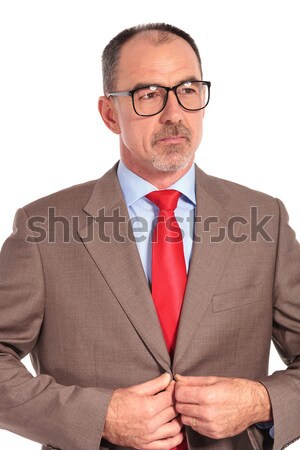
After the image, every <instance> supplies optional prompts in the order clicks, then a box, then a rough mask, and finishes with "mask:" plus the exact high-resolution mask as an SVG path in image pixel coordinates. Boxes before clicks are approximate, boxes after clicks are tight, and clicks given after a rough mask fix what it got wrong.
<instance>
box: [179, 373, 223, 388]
mask: <svg viewBox="0 0 300 450" xmlns="http://www.w3.org/2000/svg"><path fill="white" fill-rule="evenodd" d="M174 378H175V380H176V381H180V382H181V383H184V384H187V385H189V386H209V385H211V384H215V383H216V382H217V381H218V377H184V376H182V375H179V374H176V375H175V377H174ZM219 379H220V378H219Z"/></svg>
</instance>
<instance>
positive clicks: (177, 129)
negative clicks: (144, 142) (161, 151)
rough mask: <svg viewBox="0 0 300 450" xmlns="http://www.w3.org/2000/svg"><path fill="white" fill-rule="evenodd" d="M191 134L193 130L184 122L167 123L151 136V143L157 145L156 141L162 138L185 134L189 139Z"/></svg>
mask: <svg viewBox="0 0 300 450" xmlns="http://www.w3.org/2000/svg"><path fill="white" fill-rule="evenodd" d="M191 135H192V132H191V130H190V129H189V128H187V127H185V126H184V125H182V124H174V125H165V126H164V127H163V128H162V129H161V130H160V131H159V132H158V133H155V134H153V136H152V138H151V145H155V144H156V142H157V141H160V140H161V139H166V138H172V137H177V136H183V137H185V138H186V139H187V140H188V141H189V140H190V138H191Z"/></svg>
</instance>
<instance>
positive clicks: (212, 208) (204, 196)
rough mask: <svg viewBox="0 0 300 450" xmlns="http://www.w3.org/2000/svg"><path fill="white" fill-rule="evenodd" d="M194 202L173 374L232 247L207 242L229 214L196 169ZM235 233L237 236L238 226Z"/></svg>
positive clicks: (209, 180)
mask: <svg viewBox="0 0 300 450" xmlns="http://www.w3.org/2000/svg"><path fill="white" fill-rule="evenodd" d="M196 201H197V207H196V212H195V217H196V222H195V228H194V242H193V248H192V259H191V263H190V270H189V275H188V283H187V288H186V294H185V298H184V303H183V307H182V312H181V317H180V323H179V329H178V335H177V343H176V349H175V354H174V370H175V372H176V365H177V364H178V362H179V360H180V359H181V358H182V356H183V355H184V354H185V352H186V349H187V347H188V344H189V342H190V340H191V338H192V336H193V334H194V333H195V332H196V329H197V328H198V327H201V320H202V319H203V316H204V315H205V312H206V310H207V308H208V307H209V306H210V302H211V298H212V295H213V293H214V290H215V287H216V286H217V284H218V281H219V279H220V277H221V274H222V271H223V268H224V266H225V263H226V260H227V258H228V257H229V254H230V252H231V251H232V249H233V247H234V244H233V243H232V242H231V241H230V240H229V239H228V238H227V237H225V238H224V239H220V242H211V240H213V239H214V238H215V237H216V236H218V235H219V234H220V235H221V233H222V230H226V232H227V225H228V220H229V219H230V217H232V216H233V214H232V213H230V211H229V210H227V209H226V208H225V207H224V205H226V203H227V202H228V198H227V195H226V194H225V192H224V191H223V189H221V188H220V187H219V185H218V183H217V182H216V180H214V178H212V177H210V176H208V175H206V174H205V173H204V172H203V171H202V170H200V169H199V168H198V167H197V166H196ZM200 218H201V221H200ZM207 218H210V219H207ZM211 218H213V219H211ZM214 221H215V222H214ZM209 224H210V225H209ZM208 229H209V231H208ZM205 230H206V231H205ZM235 231H236V232H238V225H236V229H235ZM199 240H201V241H200V242H199Z"/></svg>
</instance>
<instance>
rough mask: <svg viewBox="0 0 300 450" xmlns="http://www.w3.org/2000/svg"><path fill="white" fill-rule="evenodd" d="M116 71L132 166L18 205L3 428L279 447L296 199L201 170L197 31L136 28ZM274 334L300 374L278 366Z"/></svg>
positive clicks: (111, 108) (5, 281) (66, 444)
mask: <svg viewBox="0 0 300 450" xmlns="http://www.w3.org/2000/svg"><path fill="white" fill-rule="evenodd" d="M103 79H104V93H105V95H104V96H103V97H101V98H100V99H99V111H100V114H101V116H102V118H103V120H104V122H105V124H106V125H107V126H108V127H109V129H110V130H111V131H113V132H114V133H116V134H118V135H119V138H120V156H121V162H120V163H119V164H117V165H116V166H115V167H113V168H112V169H111V170H110V171H109V172H108V173H107V174H105V175H104V176H103V177H102V178H101V179H99V180H97V181H96V182H94V181H92V182H89V183H86V184H83V185H80V186H75V187H72V188H69V189H66V190H64V191H61V192H58V193H55V194H53V195H51V196H49V197H46V198H44V199H40V200H38V201H36V202H34V203H32V204H30V205H27V206H26V207H24V208H22V209H20V210H19V211H18V213H17V215H16V219H15V227H14V233H13V235H12V236H11V237H10V238H9V239H8V240H7V241H6V243H5V244H4V246H3V249H2V254H1V260H0V268H1V272H0V273H1V285H0V294H1V297H0V307H1V317H0V344H1V360H0V368H1V370H0V395H1V408H0V425H1V427H3V428H5V429H7V430H10V431H12V432H15V433H18V434H20V435H22V436H25V437H27V438H29V439H32V440H35V441H37V442H41V443H42V444H43V445H44V448H46V446H47V447H50V448H60V449H64V450H74V449H77V450H96V449H98V448H99V446H100V448H114V449H117V448H120V447H125V448H140V449H146V450H155V449H171V448H178V449H182V450H184V449H186V448H191V449H197V448H199V449H200V448H201V449H210V450H212V449H214V450H217V449H218V450H230V449H239V450H248V449H249V450H250V449H270V448H272V447H273V448H274V449H276V450H277V449H281V448H283V447H284V446H285V445H287V444H288V443H291V442H292V441H294V440H296V439H297V438H298V437H299V436H300V429H299V421H298V417H299V413H300V401H299V381H300V367H299V349H300V345H299V344H300V322H299V316H300V313H299V294H300V287H299V267H300V265H299V263H300V249H299V244H298V243H297V242H296V240H295V236H294V233H293V232H292V230H291V229H290V228H289V226H288V223H287V221H288V219H287V213H286V211H285V209H284V206H283V205H282V203H281V202H280V201H278V200H276V199H274V198H272V197H270V196H267V195H265V194H262V193H258V192H256V191H252V190H250V189H247V188H245V187H243V186H240V185H236V184H234V183H230V182H228V181H225V180H221V179H217V178H214V177H210V176H208V175H206V174H205V173H204V172H203V171H201V170H200V169H199V168H198V167H196V166H195V165H194V156H195V152H196V149H197V148H198V146H199V144H200V141H201V136H202V124H203V117H204V111H205V109H204V108H205V107H206V105H207V103H208V100H209V88H210V83H209V82H206V81H203V79H202V69H201V61H200V56H199V53H198V49H197V47H196V46H195V43H194V41H193V40H192V39H191V37H190V36H189V35H187V34H186V33H184V32H183V31H181V30H179V29H177V28H175V27H171V26H169V25H164V24H151V25H148V26H143V27H136V28H133V29H129V30H125V31H123V32H122V33H120V34H119V35H118V36H116V37H115V38H114V39H113V40H112V41H111V42H110V43H109V45H108V46H107V47H106V49H105V50H104V54H103ZM155 216H158V222H157V224H156V223H154V227H153V230H151V229H149V226H148V225H149V223H151V222H152V220H153V219H154V217H155ZM175 217H176V218H175ZM129 219H131V221H130V220H129ZM178 224H180V225H181V228H182V231H180V230H179V229H178ZM146 225H147V226H146ZM159 230H160V231H159ZM162 236H163V237H164V239H161V237H162ZM181 237H182V238H181ZM166 255H167V256H168V257H167V258H165V256H166ZM174 274H175V275H174ZM170 318H171V320H170ZM272 335H273V339H274V343H275V345H276V347H277V349H278V351H279V352H280V354H281V356H282V358H283V359H284V361H285V362H286V363H287V365H288V368H287V370H286V371H282V372H276V373H275V374H273V375H271V376H268V372H267V371H268V357H269V348H270V341H271V337H272ZM28 353H30V354H31V357H32V362H33V366H34V368H35V370H36V372H37V377H35V378H34V377H32V376H31V375H30V374H29V373H28V372H27V370H26V369H25V368H24V366H23V365H22V364H21V362H20V359H21V358H22V357H24V356H25V355H26V354H28ZM274 432H275V434H274ZM271 436H273V437H274V441H273V438H272V437H271Z"/></svg>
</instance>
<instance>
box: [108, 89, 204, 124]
mask: <svg viewBox="0 0 300 450" xmlns="http://www.w3.org/2000/svg"><path fill="white" fill-rule="evenodd" d="M195 82H196V83H202V84H204V85H205V86H207V89H208V95H207V102H206V104H205V105H204V106H202V108H196V109H190V108H186V107H185V106H183V104H182V103H181V101H180V100H179V98H178V95H177V88H178V87H179V86H182V85H184V84H185V83H195ZM151 86H155V87H158V88H163V89H165V90H166V93H167V95H166V96H165V99H164V103H163V106H162V108H161V109H160V110H159V111H158V112H156V113H154V114H140V113H138V112H137V110H136V108H135V104H134V99H133V97H134V93H135V92H137V91H139V90H141V89H145V88H149V87H151ZM210 87H211V82H210V81H204V80H186V81H183V82H182V83H179V84H176V86H161V85H159V84H148V85H145V86H140V87H138V88H136V89H132V90H131V91H117V92H109V93H108V94H106V97H107V98H109V97H126V96H130V97H131V100H132V106H133V109H134V112H135V113H136V114H137V115H138V116H142V117H150V116H156V115H157V114H159V113H161V112H162V110H163V109H164V108H165V106H166V104H167V102H168V98H169V92H170V91H173V92H174V94H175V97H176V98H177V101H178V103H179V105H180V106H181V107H182V108H183V109H185V110H186V111H200V110H201V109H204V108H205V107H206V106H207V105H208V103H209V99H210Z"/></svg>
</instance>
